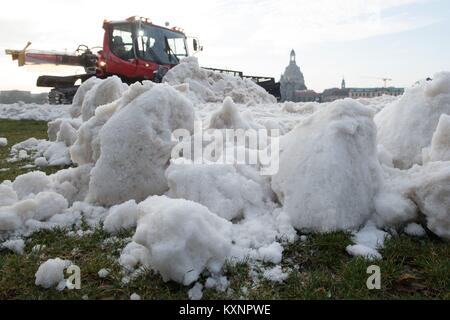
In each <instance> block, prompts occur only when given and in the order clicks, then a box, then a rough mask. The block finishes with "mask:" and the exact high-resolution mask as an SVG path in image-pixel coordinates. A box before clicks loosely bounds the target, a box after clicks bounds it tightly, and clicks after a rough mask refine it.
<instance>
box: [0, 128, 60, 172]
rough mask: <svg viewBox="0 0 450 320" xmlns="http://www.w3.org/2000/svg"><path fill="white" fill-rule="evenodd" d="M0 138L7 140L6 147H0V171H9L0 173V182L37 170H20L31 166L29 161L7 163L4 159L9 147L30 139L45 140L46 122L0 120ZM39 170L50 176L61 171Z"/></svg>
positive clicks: (54, 169)
mask: <svg viewBox="0 0 450 320" xmlns="http://www.w3.org/2000/svg"><path fill="white" fill-rule="evenodd" d="M0 137H6V138H7V139H8V146H7V147H0V169H6V168H7V169H9V170H8V171H0V181H3V180H13V179H14V178H15V177H17V176H19V175H21V174H24V173H27V172H30V171H33V170H37V169H35V168H31V169H22V168H21V167H23V166H25V165H27V164H33V162H32V161H30V160H24V161H19V162H15V163H9V162H7V161H6V159H7V158H8V156H9V153H10V150H11V147H12V146H13V145H14V144H16V143H19V142H22V141H24V140H26V139H28V138H31V137H35V138H36V139H47V122H44V121H34V120H21V121H16V120H0ZM39 170H40V171H44V172H46V173H47V174H51V173H54V172H56V171H58V170H61V168H58V167H48V168H43V169H39Z"/></svg>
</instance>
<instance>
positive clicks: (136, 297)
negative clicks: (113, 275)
mask: <svg viewBox="0 0 450 320" xmlns="http://www.w3.org/2000/svg"><path fill="white" fill-rule="evenodd" d="M130 300H135V301H136V300H141V296H140V295H138V294H137V293H133V294H132V295H131V296H130Z"/></svg>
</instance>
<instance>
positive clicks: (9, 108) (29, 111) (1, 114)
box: [0, 102, 70, 121]
mask: <svg viewBox="0 0 450 320" xmlns="http://www.w3.org/2000/svg"><path fill="white" fill-rule="evenodd" d="M69 109H70V106H68V105H60V106H55V105H51V104H43V105H42V104H34V103H33V104H25V103H22V102H18V103H14V104H0V119H11V120H40V121H51V120H55V119H59V118H68V117H70V115H69Z"/></svg>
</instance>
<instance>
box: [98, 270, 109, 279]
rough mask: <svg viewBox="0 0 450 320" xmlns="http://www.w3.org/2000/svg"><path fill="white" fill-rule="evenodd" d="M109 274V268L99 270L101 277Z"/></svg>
mask: <svg viewBox="0 0 450 320" xmlns="http://www.w3.org/2000/svg"><path fill="white" fill-rule="evenodd" d="M108 275H109V270H108V269H101V270H100V271H99V272H98V276H99V277H100V278H106V277H107V276H108Z"/></svg>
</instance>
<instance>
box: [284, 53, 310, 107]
mask: <svg viewBox="0 0 450 320" xmlns="http://www.w3.org/2000/svg"><path fill="white" fill-rule="evenodd" d="M306 89H307V88H306V85H305V78H304V77H303V73H302V72H301V70H300V67H299V66H298V65H297V61H296V56H295V51H294V50H293V49H292V51H291V57H290V61H289V65H288V66H287V67H286V70H285V71H284V73H283V74H282V75H281V79H280V93H281V101H294V102H297V101H298V100H297V98H296V95H297V92H301V91H303V90H306Z"/></svg>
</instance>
